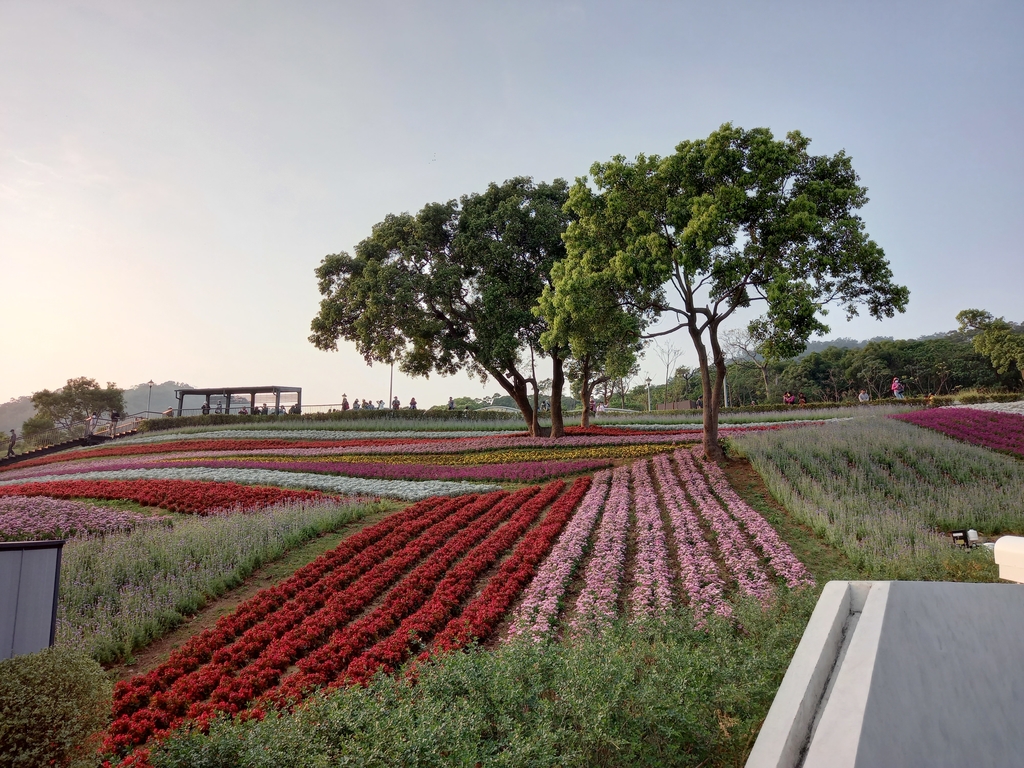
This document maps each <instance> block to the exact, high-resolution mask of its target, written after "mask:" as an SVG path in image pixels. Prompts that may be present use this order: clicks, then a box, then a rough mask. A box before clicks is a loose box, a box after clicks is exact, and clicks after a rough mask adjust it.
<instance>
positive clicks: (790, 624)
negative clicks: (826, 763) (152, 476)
mask: <svg viewBox="0 0 1024 768" xmlns="http://www.w3.org/2000/svg"><path fill="white" fill-rule="evenodd" d="M815 594H816V591H812V590H807V591H804V592H801V593H792V594H790V593H785V594H784V595H783V596H782V597H781V598H780V600H779V601H778V602H777V603H776V604H775V606H774V607H772V608H771V609H769V610H768V611H762V610H761V609H760V608H759V607H758V606H756V605H754V604H752V603H746V604H742V605H741V606H740V607H739V608H738V610H737V614H736V618H737V619H738V622H729V623H727V622H724V621H716V622H715V623H714V624H713V626H712V627H711V628H710V629H709V630H708V631H701V630H696V629H694V627H693V626H692V622H691V621H690V619H689V618H688V616H686V615H685V614H683V615H677V616H675V617H673V618H671V619H668V620H666V621H664V622H659V623H657V624H652V625H649V626H647V627H641V626H636V625H628V624H619V625H618V626H616V627H615V628H614V629H613V630H612V631H610V632H609V633H607V634H605V635H604V636H602V637H598V638H591V639H588V640H583V641H579V642H575V643H573V644H571V645H569V644H540V643H538V644H534V643H531V642H516V643H513V644H510V645H508V646H504V647H502V648H500V649H498V650H497V651H494V652H488V651H484V650H481V649H478V648H476V649H473V650H470V651H468V652H456V653H453V654H450V655H447V656H443V657H441V658H440V660H438V661H435V662H431V663H428V664H425V665H423V666H421V667H420V668H419V669H418V674H417V677H416V683H415V684H410V683H409V682H408V681H406V680H403V679H398V680H396V679H393V678H386V677H382V676H378V677H377V678H375V679H374V680H373V681H372V683H371V684H370V685H369V686H368V687H366V688H362V687H352V688H346V689H342V690H338V691H333V692H331V693H330V694H329V695H319V696H317V697H314V698H313V699H312V700H311V701H310V703H308V704H307V705H306V706H303V707H300V708H297V709H296V710H295V711H294V712H292V713H271V714H269V715H268V716H267V717H266V718H265V719H264V720H262V721H254V720H248V721H245V722H241V721H237V720H226V719H222V720H218V721H215V722H214V723H213V724H212V727H211V728H210V732H209V734H203V733H200V732H198V731H189V732H181V733H179V734H177V735H175V736H174V737H173V738H172V739H171V740H170V741H168V742H166V743H164V744H163V745H161V746H160V747H159V748H158V749H156V750H155V751H154V753H153V754H152V757H151V760H152V763H153V765H154V766H156V767H157V768H178V767H179V766H180V767H182V768H183V767H184V766H188V767H189V768H228V767H229V766H232V767H233V766H246V767H250V766H251V767H252V768H257V767H259V768H262V767H263V766H267V767H268V768H269V767H270V766H280V765H306V766H327V765H379V766H428V765H429V766H433V765H436V766H442V765H443V766H451V765H468V766H475V765H479V766H517V767H518V766H524V767H526V766H552V765H559V766H634V765H635V766H641V765H642V766H659V765H666V766H667V765H672V766H680V765H692V766H696V765H737V764H742V762H743V759H744V758H745V755H746V753H747V752H748V751H749V750H750V748H751V746H752V745H753V741H754V736H755V734H756V732H757V729H758V727H759V726H760V723H761V720H762V719H763V718H764V716H765V714H766V712H767V710H768V707H769V705H770V704H771V701H772V698H773V697H774V695H775V691H776V689H777V688H778V685H779V682H780V681H781V679H782V675H783V674H784V673H785V669H786V666H787V665H788V663H789V659H790V657H791V656H792V653H793V650H794V649H795V647H796V643H797V642H798V640H799V638H800V635H801V634H802V632H803V628H804V626H805V625H806V622H807V618H808V617H809V615H810V611H811V609H812V607H813V604H814V600H815Z"/></svg>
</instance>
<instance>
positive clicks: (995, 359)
mask: <svg viewBox="0 0 1024 768" xmlns="http://www.w3.org/2000/svg"><path fill="white" fill-rule="evenodd" d="M956 319H957V322H958V323H960V331H961V332H962V333H966V334H969V335H970V336H971V337H972V339H971V342H972V344H973V345H974V350H975V352H977V353H978V354H979V355H984V356H985V357H987V358H988V359H989V360H991V361H992V367H994V368H995V369H996V371H997V372H998V373H1008V372H1009V371H1010V370H1011V369H1013V368H1014V367H1016V368H1017V372H1018V373H1019V374H1020V375H1021V376H1022V377H1024V333H1022V332H1021V331H1020V329H1019V327H1018V328H1015V327H1014V326H1013V325H1012V324H1010V323H1008V322H1006V320H1004V319H1003V318H1001V317H993V316H992V313H991V312H986V311H985V310H982V309H965V310H964V311H963V312H960V313H958V314H957V316H956Z"/></svg>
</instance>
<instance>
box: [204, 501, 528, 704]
mask: <svg viewBox="0 0 1024 768" xmlns="http://www.w3.org/2000/svg"><path fill="white" fill-rule="evenodd" d="M505 496H506V494H505V493H503V492H500V493H493V494H488V495H487V496H483V497H481V498H480V499H479V500H478V501H477V502H476V503H475V504H470V505H467V506H466V507H464V508H463V509H461V510H459V511H458V513H456V514H453V515H451V516H449V517H448V518H447V519H446V520H444V521H443V522H442V523H441V524H439V525H437V526H435V527H434V528H432V529H431V530H429V531H427V532H426V533H425V534H424V535H423V536H422V537H421V538H420V539H418V540H417V541H415V542H413V543H411V544H409V545H408V546H407V547H406V548H405V549H404V550H403V551H402V552H400V553H399V554H398V555H396V556H395V557H394V558H392V559H391V560H390V561H388V562H386V563H382V564H380V565H379V566H377V567H376V568H374V569H373V570H372V571H370V572H368V573H367V574H366V575H365V576H363V577H362V578H361V579H360V580H359V581H358V582H357V583H356V584H354V585H353V586H352V587H349V588H348V589H346V590H345V591H344V592H340V593H338V594H337V595H336V596H334V597H332V598H331V600H330V601H328V603H327V604H326V605H325V606H324V608H323V610H322V611H320V612H319V613H318V614H314V615H311V616H309V617H308V618H306V619H305V620H304V621H303V622H302V624H301V625H299V626H298V627H297V628H296V629H295V630H292V631H291V632H289V633H288V634H286V635H283V636H281V637H280V638H279V639H277V640H275V641H274V642H273V643H271V644H270V645H269V646H268V647H267V648H266V650H265V651H264V652H263V653H262V654H260V656H259V658H257V659H256V660H255V661H254V662H253V663H252V664H249V665H248V666H246V667H244V668H243V669H241V670H240V672H239V673H238V675H237V676H236V677H225V676H220V675H218V677H219V683H218V686H217V688H216V690H214V691H213V693H212V695H211V696H210V700H209V702H201V703H195V704H193V705H192V707H190V708H189V712H188V714H189V717H193V718H195V717H200V716H202V715H204V714H206V713H210V712H213V711H214V710H225V711H229V712H232V713H236V712H238V711H239V710H241V709H244V708H245V706H246V705H247V704H248V703H249V702H250V701H252V700H253V699H254V698H255V697H256V696H258V695H260V694H261V693H263V692H264V691H266V690H267V689H268V688H269V687H271V686H272V685H275V684H276V683H277V682H278V680H279V679H280V676H281V674H282V673H283V672H284V671H285V670H286V669H287V668H288V667H290V666H291V665H292V664H294V663H295V662H296V661H297V660H299V659H300V658H302V657H304V656H305V655H306V654H307V653H309V652H310V651H312V650H314V649H316V648H318V647H322V645H323V643H324V641H325V640H326V639H327V638H328V637H329V636H330V635H331V633H332V632H334V631H335V630H336V629H337V628H338V627H341V626H343V625H344V624H346V623H347V622H349V621H351V620H352V619H353V618H355V616H357V615H358V614H359V613H360V612H362V611H363V610H364V609H365V608H366V606H368V605H369V604H370V603H372V602H373V601H374V600H376V599H377V598H378V597H380V595H382V594H383V593H384V592H385V591H386V590H387V589H388V588H389V587H390V586H391V585H392V584H394V583H395V582H396V581H397V580H398V579H399V578H401V577H402V574H404V573H405V572H406V571H407V570H408V569H409V567H410V566H412V565H413V564H414V563H416V562H417V561H419V560H420V559H421V558H422V557H423V556H424V555H427V554H428V553H431V552H434V553H436V551H438V548H439V547H440V549H441V550H446V551H453V550H454V552H455V553H456V554H458V553H459V552H462V551H465V549H466V548H467V547H468V546H469V543H468V540H470V539H471V538H472V537H473V536H476V537H478V538H479V537H482V536H484V535H486V533H487V531H488V530H489V529H490V528H493V527H494V526H495V525H497V524H498V523H499V522H500V521H501V519H503V518H504V517H507V516H508V514H509V509H510V507H509V506H505V505H502V506H503V507H504V508H503V509H501V510H499V511H498V512H497V513H495V511H494V510H493V509H492V508H493V507H494V505H495V504H497V502H499V501H501V500H502V498H503V497H505ZM489 509H490V510H491V511H490V512H488V510H489ZM474 521H475V522H474ZM467 526H468V528H467ZM464 529H465V530H464ZM460 531H461V533H460ZM456 539H458V541H457V542H456V543H455V544H454V545H453V546H452V547H448V544H451V543H452V542H453V541H455V540H456ZM446 540H447V543H445V542H446ZM442 545H443V546H442ZM446 547H447V549H446ZM432 558H433V556H431V558H428V561H429V559H432ZM417 571H419V569H417ZM414 573H416V572H414ZM411 575H412V574H410V576H411ZM408 578H409V576H406V577H405V579H402V581H405V580H406V579H408ZM193 701H196V702H199V699H198V698H194V699H193Z"/></svg>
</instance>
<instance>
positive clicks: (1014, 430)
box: [892, 408, 1024, 458]
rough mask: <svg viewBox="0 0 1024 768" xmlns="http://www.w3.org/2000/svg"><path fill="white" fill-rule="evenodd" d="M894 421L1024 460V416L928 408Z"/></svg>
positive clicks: (967, 409) (975, 410) (960, 409)
mask: <svg viewBox="0 0 1024 768" xmlns="http://www.w3.org/2000/svg"><path fill="white" fill-rule="evenodd" d="M892 418H894V419H899V420H900V421H906V422H908V423H910V424H916V425H917V426H919V427H925V428H927V429H934V430H935V431H936V432H941V433H942V434H944V435H949V436H950V437H953V438H956V439H957V440H963V441H964V442H966V443H973V444H974V445H981V446H984V447H985V448H992V449H993V450H996V451H1004V452H1006V453H1012V454H1014V455H1015V456H1020V457H1021V458H1024V414H1019V413H1004V412H1001V411H989V410H979V409H976V408H929V409H927V410H923V411H913V412H911V413H904V414H899V415H897V416H893V417H892Z"/></svg>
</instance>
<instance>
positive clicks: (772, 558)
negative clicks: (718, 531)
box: [693, 451, 814, 589]
mask: <svg viewBox="0 0 1024 768" xmlns="http://www.w3.org/2000/svg"><path fill="white" fill-rule="evenodd" d="M693 456H694V457H695V459H696V461H697V465H698V466H699V467H700V469H701V470H702V471H703V472H704V474H705V475H707V477H708V480H709V481H710V483H711V488H712V490H713V491H714V492H715V494H716V495H717V496H718V497H719V498H720V499H721V500H722V501H724V502H725V508H726V509H727V510H728V511H729V513H730V514H731V515H732V516H733V517H734V518H735V519H737V520H738V521H739V522H740V523H742V524H743V527H744V528H745V529H746V531H747V533H748V534H749V535H750V536H751V538H753V540H754V544H755V545H756V546H757V548H758V549H759V550H760V551H761V554H762V555H764V557H765V558H767V560H768V563H769V565H771V568H772V570H773V571H775V573H777V574H778V575H779V576H781V577H782V579H783V580H784V581H785V582H786V586H788V587H790V588H791V589H796V588H797V587H802V586H814V579H813V578H811V575H810V574H809V573H808V572H807V568H805V567H804V564H803V563H801V562H800V561H799V560H798V559H797V558H796V555H794V554H793V550H792V549H790V548H789V545H788V544H786V542H784V541H783V540H782V538H781V537H780V536H779V534H778V533H776V531H775V529H774V528H772V526H771V525H770V524H769V523H768V521H767V520H765V519H764V518H763V517H762V516H761V515H760V514H759V513H758V512H757V511H756V510H754V509H753V508H752V507H751V506H750V505H749V504H747V503H746V502H745V501H743V499H741V498H740V497H739V496H738V495H737V494H736V492H735V491H734V490H733V489H732V487H731V486H730V485H729V481H728V480H726V477H725V473H724V472H722V470H721V468H720V467H719V466H718V465H717V464H715V463H714V462H713V461H708V460H707V459H705V458H704V455H703V452H699V451H694V452H693Z"/></svg>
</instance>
